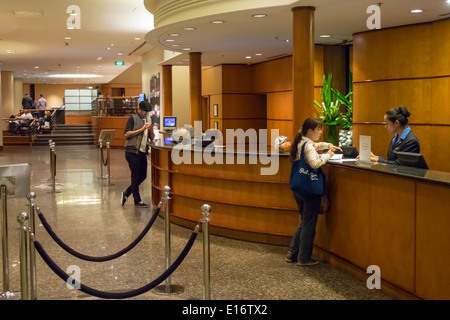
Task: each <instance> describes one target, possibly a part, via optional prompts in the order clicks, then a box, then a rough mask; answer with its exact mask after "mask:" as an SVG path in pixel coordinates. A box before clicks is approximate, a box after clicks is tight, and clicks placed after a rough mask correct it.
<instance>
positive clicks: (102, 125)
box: [92, 117, 128, 147]
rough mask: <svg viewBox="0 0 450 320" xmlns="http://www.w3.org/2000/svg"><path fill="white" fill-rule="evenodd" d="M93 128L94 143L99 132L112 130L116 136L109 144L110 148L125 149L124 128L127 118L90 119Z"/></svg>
mask: <svg viewBox="0 0 450 320" xmlns="http://www.w3.org/2000/svg"><path fill="white" fill-rule="evenodd" d="M92 119H93V121H92V122H93V124H95V125H94V127H95V131H94V133H95V141H96V142H97V141H98V137H99V136H100V132H101V131H102V130H105V129H114V130H116V134H115V135H114V140H113V141H112V142H111V143H110V146H111V147H125V136H124V134H125V127H126V125H127V121H128V117H92Z"/></svg>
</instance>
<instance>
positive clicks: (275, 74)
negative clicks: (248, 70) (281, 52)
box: [253, 56, 292, 93]
mask: <svg viewBox="0 0 450 320" xmlns="http://www.w3.org/2000/svg"><path fill="white" fill-rule="evenodd" d="M253 72H254V73H253V77H254V79H255V80H254V85H255V87H254V92H255V93H268V92H279V91H291V90H292V56H290V57H286V58H281V59H277V60H272V61H268V62H263V63H258V64H256V65H254V66H253Z"/></svg>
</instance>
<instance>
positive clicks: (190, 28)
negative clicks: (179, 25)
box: [183, 27, 195, 31]
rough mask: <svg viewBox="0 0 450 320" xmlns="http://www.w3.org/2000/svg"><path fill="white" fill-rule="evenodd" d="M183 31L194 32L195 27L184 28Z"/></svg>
mask: <svg viewBox="0 0 450 320" xmlns="http://www.w3.org/2000/svg"><path fill="white" fill-rule="evenodd" d="M183 29H184V30H186V31H194V30H195V28H194V27H186V28H183Z"/></svg>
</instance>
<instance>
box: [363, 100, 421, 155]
mask: <svg viewBox="0 0 450 320" xmlns="http://www.w3.org/2000/svg"><path fill="white" fill-rule="evenodd" d="M410 115H411V113H410V112H409V111H408V109H407V108H406V107H400V108H398V109H396V108H392V109H390V110H389V111H387V112H386V114H385V115H384V122H385V127H386V130H387V131H388V132H389V134H390V135H393V136H394V137H393V138H392V140H391V144H390V145H389V150H388V154H387V159H386V158H383V157H378V156H376V155H374V154H373V153H372V155H371V160H372V161H375V162H381V163H391V164H399V162H398V161H397V154H396V153H395V152H397V151H398V152H413V153H420V144H419V139H417V137H416V135H415V134H414V132H412V131H411V128H410V127H409V126H408V117H409V116H410Z"/></svg>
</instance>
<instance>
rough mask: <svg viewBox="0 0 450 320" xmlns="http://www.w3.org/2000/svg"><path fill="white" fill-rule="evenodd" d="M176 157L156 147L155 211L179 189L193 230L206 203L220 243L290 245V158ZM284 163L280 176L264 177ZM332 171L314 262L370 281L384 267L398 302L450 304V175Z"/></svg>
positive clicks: (178, 215) (357, 168) (376, 167)
mask: <svg viewBox="0 0 450 320" xmlns="http://www.w3.org/2000/svg"><path fill="white" fill-rule="evenodd" d="M172 152H177V154H178V151H176V150H173V147H172V145H170V144H168V145H165V144H164V143H163V141H159V142H156V143H155V144H153V145H152V156H151V172H152V199H153V204H154V205H157V204H158V202H159V200H160V199H161V197H162V196H163V191H162V190H163V188H164V186H170V188H171V197H172V199H171V200H170V206H169V207H170V211H171V222H174V223H177V224H180V225H184V226H187V227H192V226H193V225H195V224H197V222H198V220H200V219H201V218H202V214H201V206H202V205H203V204H205V203H207V204H209V205H210V206H211V213H210V219H211V222H210V232H211V233H212V234H216V235H222V236H226V237H231V238H238V239H243V240H249V241H257V242H264V243H270V244H277V245H283V246H288V245H289V242H290V239H291V236H292V234H293V233H294V230H295V228H296V226H297V224H298V223H299V220H300V215H299V214H298V210H297V206H296V203H295V201H294V198H293V196H292V193H291V191H290V189H289V183H288V182H289V174H290V168H291V164H290V162H289V159H288V155H287V154H279V155H278V154H277V156H273V158H272V159H271V160H272V163H269V164H262V163H267V162H263V161H264V159H266V160H267V159H269V158H264V157H262V158H261V157H259V156H260V155H259V154H257V153H251V152H247V153H245V154H239V153H237V152H228V151H227V150H223V149H220V150H217V152H216V153H213V154H210V155H214V156H216V159H222V161H223V164H217V163H213V164H207V163H205V161H204V160H203V161H200V162H201V163H199V164H195V162H199V159H202V158H201V157H202V152H201V149H200V151H199V150H194V149H190V155H189V156H188V157H187V156H186V155H185V156H186V157H185V158H184V159H185V161H184V163H179V164H175V163H174V162H173V161H172V158H171V155H172ZM186 152H187V151H186ZM196 156H197V158H196V159H195V157H196ZM227 156H228V158H227ZM269 156H270V153H269ZM275 158H277V159H278V160H279V163H278V164H279V167H278V170H276V172H275V174H273V175H261V168H269V167H270V166H272V169H274V168H275V165H276V164H275ZM187 159H189V160H190V161H191V164H189V163H186V162H189V161H187ZM232 159H233V161H234V164H232V163H231V160H232ZM238 160H239V161H241V162H245V163H242V164H238ZM251 161H253V162H254V163H252V164H250V163H249V162H251ZM324 171H325V172H326V174H327V185H328V189H329V194H330V209H329V211H328V212H327V213H326V214H323V215H320V216H319V221H318V225H317V229H316V238H315V248H314V251H315V255H318V256H319V257H321V258H322V259H323V260H325V261H327V262H329V263H331V264H333V265H336V266H339V267H340V268H343V269H345V270H346V271H348V272H350V273H352V274H354V275H356V276H358V277H360V278H362V279H364V280H366V279H367V278H368V277H369V276H370V275H371V274H367V273H366V270H367V268H368V267H369V266H371V265H376V266H378V267H380V271H381V279H382V282H381V288H382V290H384V291H386V292H388V293H389V294H391V295H392V296H394V297H397V298H423V299H450V272H448V271H449V270H450V254H449V252H450V212H449V207H450V206H449V203H450V201H449V199H450V173H444V172H437V171H430V170H423V169H415V168H409V167H401V166H393V165H384V164H364V163H360V162H341V163H339V162H334V163H328V164H327V165H326V166H325V167H324ZM368 290H369V289H368Z"/></svg>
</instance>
